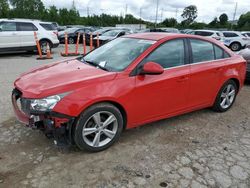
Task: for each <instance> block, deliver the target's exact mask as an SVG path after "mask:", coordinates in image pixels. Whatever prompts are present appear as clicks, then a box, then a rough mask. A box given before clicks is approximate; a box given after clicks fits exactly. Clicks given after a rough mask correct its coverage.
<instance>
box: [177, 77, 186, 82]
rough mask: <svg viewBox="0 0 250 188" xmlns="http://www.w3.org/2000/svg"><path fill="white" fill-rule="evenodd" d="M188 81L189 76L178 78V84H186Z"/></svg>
mask: <svg viewBox="0 0 250 188" xmlns="http://www.w3.org/2000/svg"><path fill="white" fill-rule="evenodd" d="M187 80H188V77H187V76H182V77H180V78H178V80H177V82H185V81H187Z"/></svg>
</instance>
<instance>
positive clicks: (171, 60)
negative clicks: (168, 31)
mask: <svg viewBox="0 0 250 188" xmlns="http://www.w3.org/2000/svg"><path fill="white" fill-rule="evenodd" d="M184 54H185V53H184V41H183V40H171V41H168V42H166V43H165V44H163V45H161V46H160V47H158V48H157V49H156V50H155V51H153V52H152V53H151V54H150V55H149V56H148V57H147V58H146V59H145V60H144V62H149V61H153V62H155V63H158V64H160V65H161V66H162V67H163V68H170V67H176V66H180V65H184V56H185V55H184Z"/></svg>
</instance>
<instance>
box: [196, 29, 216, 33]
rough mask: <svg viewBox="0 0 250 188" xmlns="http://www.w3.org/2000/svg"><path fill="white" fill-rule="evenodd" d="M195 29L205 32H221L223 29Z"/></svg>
mask: <svg viewBox="0 0 250 188" xmlns="http://www.w3.org/2000/svg"><path fill="white" fill-rule="evenodd" d="M194 31H204V32H221V31H216V30H209V29H197V30H194Z"/></svg>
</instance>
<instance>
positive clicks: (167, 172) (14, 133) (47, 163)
mask: <svg viewBox="0 0 250 188" xmlns="http://www.w3.org/2000/svg"><path fill="white" fill-rule="evenodd" d="M61 51H63V47H62V46H61V47H59V48H57V49H55V51H54V54H53V56H54V59H53V60H50V61H37V60H35V57H36V55H34V54H24V53H18V54H8V55H1V54H0V93H1V98H0V187H4V188H8V187H18V188H19V187H41V188H43V187H44V188H45V187H46V188H48V187H60V188H63V187H74V188H77V187H84V188H85V187H100V188H101V187H119V188H120V187H194V188H196V187H197V188H202V187H214V188H217V187H239V188H244V187H246V188H248V187H250V117H249V115H250V100H249V94H250V85H249V84H246V85H245V87H244V88H243V90H242V91H241V93H240V94H239V96H238V98H237V101H236V103H235V105H234V106H233V108H232V109H231V110H230V111H228V112H226V113H214V112H212V111H211V110H209V109H205V110H201V111H197V112H193V113H189V114H185V115H182V116H178V117H175V118H170V119H167V120H162V121H159V122H155V123H151V124H148V125H144V126H142V127H140V128H136V129H131V130H127V131H125V132H124V133H123V134H122V136H121V139H120V140H119V142H118V143H116V144H115V145H113V146H112V147H111V148H109V149H108V150H106V151H103V152H100V153H87V152H82V151H79V150H77V149H76V148H71V149H70V151H67V152H65V151H60V150H58V149H57V148H55V147H54V145H53V142H52V140H48V139H47V138H45V136H44V135H43V134H42V133H40V132H39V131H37V130H31V129H28V128H26V127H25V126H24V125H22V124H20V123H19V122H17V121H16V119H15V117H14V116H13V112H12V109H11V101H10V94H11V90H12V88H13V81H14V80H15V78H16V77H17V76H18V75H19V74H20V73H22V72H25V71H27V70H29V69H30V68H33V67H36V66H40V65H43V64H47V63H50V62H53V61H57V60H60V59H64V58H62V57H60V56H59V55H58V54H59V52H61Z"/></svg>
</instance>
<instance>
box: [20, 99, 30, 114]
mask: <svg viewBox="0 0 250 188" xmlns="http://www.w3.org/2000/svg"><path fill="white" fill-rule="evenodd" d="M20 102H21V109H22V111H23V112H24V113H25V114H27V115H30V103H31V101H30V100H29V99H25V98H20Z"/></svg>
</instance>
